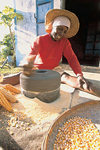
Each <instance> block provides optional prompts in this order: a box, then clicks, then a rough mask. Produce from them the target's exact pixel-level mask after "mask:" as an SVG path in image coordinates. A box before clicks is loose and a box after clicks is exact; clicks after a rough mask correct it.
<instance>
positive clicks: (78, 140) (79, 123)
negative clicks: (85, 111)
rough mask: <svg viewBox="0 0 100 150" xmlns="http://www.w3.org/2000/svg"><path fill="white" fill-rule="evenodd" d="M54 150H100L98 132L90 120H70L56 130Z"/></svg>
mask: <svg viewBox="0 0 100 150" xmlns="http://www.w3.org/2000/svg"><path fill="white" fill-rule="evenodd" d="M54 150H100V132H99V131H98V129H97V128H96V126H95V125H94V124H93V123H92V121H91V120H90V119H86V118H81V117H74V118H71V119H69V120H68V121H67V122H66V123H65V124H64V125H63V127H61V128H59V129H58V133H57V135H56V140H55V143H54Z"/></svg>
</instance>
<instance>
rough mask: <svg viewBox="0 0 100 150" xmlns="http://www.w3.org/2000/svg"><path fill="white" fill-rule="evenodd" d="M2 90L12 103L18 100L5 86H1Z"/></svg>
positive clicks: (0, 89)
mask: <svg viewBox="0 0 100 150" xmlns="http://www.w3.org/2000/svg"><path fill="white" fill-rule="evenodd" d="M0 92H1V93H2V94H3V95H4V96H5V98H6V99H7V100H8V101H10V102H11V103H15V102H16V101H17V99H16V97H15V96H13V95H12V94H10V93H9V92H8V91H7V90H5V89H4V88H0Z"/></svg>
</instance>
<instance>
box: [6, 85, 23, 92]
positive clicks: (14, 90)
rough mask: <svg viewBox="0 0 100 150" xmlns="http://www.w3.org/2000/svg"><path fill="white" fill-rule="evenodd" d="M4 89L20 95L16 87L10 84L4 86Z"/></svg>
mask: <svg viewBox="0 0 100 150" xmlns="http://www.w3.org/2000/svg"><path fill="white" fill-rule="evenodd" d="M5 88H6V89H7V90H9V91H10V92H13V93H16V94H19V93H21V91H20V90H19V89H17V88H16V87H14V86H12V85H11V84H6V85H5Z"/></svg>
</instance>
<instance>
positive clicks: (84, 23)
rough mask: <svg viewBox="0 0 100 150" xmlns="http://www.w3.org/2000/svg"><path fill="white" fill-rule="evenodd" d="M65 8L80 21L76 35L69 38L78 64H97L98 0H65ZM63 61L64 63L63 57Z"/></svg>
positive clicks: (99, 55) (99, 40)
mask: <svg viewBox="0 0 100 150" xmlns="http://www.w3.org/2000/svg"><path fill="white" fill-rule="evenodd" d="M65 9H67V10H69V11H72V12H73V13H75V14H76V15H77V16H78V18H79V21H80V29H79V32H78V33H77V35H75V36H74V37H72V38H70V39H69V41H70V42H71V44H72V48H73V50H74V52H75V54H76V55H77V57H78V59H79V61H80V64H82V65H90V66H98V65H99V58H100V0H96V1H95V0H84V1H81V0H67V1H65ZM63 63H66V60H65V58H63Z"/></svg>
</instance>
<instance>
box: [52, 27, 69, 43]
mask: <svg viewBox="0 0 100 150" xmlns="http://www.w3.org/2000/svg"><path fill="white" fill-rule="evenodd" d="M67 31H68V28H67V27H66V26H57V27H53V29H52V32H51V37H52V39H53V40H55V41H59V40H61V39H62V38H63V37H65V35H66V32H67Z"/></svg>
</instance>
